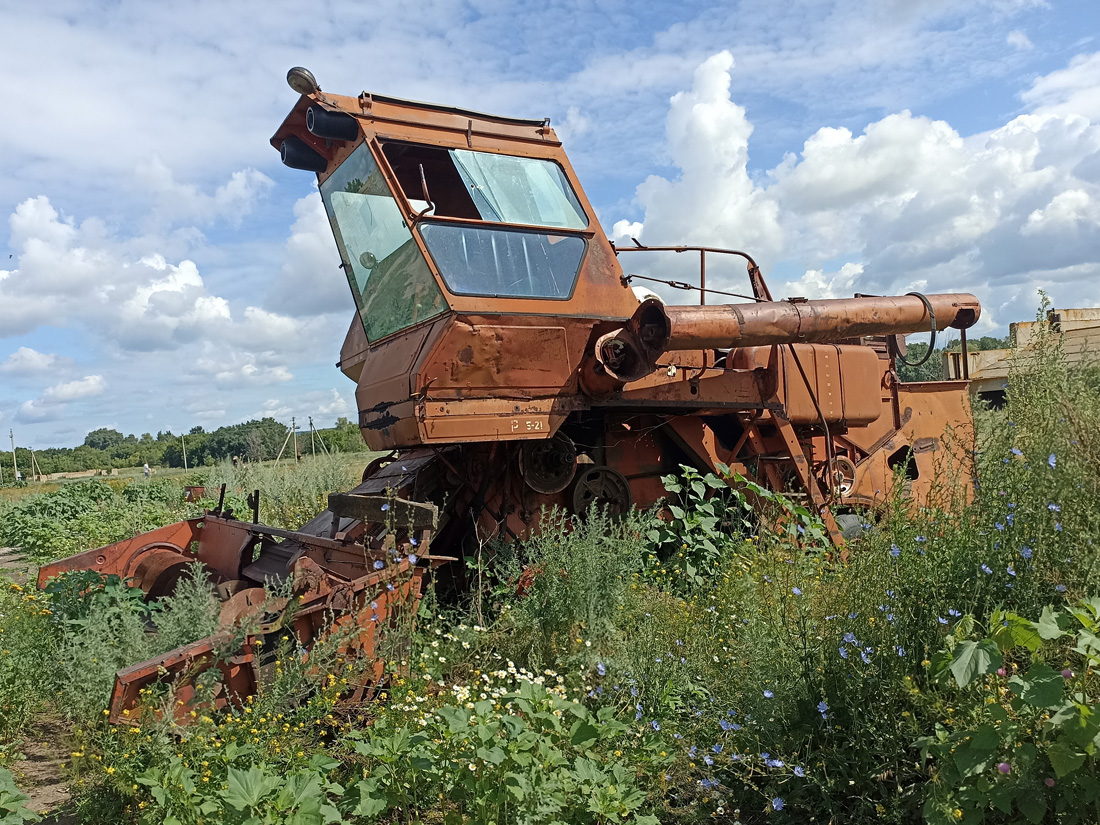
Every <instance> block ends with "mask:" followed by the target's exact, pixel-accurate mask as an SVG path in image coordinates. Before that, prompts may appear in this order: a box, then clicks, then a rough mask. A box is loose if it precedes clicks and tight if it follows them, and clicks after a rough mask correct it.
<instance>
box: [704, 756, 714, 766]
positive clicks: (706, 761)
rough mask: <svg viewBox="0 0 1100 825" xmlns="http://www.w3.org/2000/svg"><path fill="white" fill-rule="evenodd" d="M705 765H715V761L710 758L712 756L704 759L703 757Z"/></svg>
mask: <svg viewBox="0 0 1100 825" xmlns="http://www.w3.org/2000/svg"><path fill="white" fill-rule="evenodd" d="M703 764H704V765H707V766H710V765H713V764H714V760H713V759H711V758H710V756H704V757H703Z"/></svg>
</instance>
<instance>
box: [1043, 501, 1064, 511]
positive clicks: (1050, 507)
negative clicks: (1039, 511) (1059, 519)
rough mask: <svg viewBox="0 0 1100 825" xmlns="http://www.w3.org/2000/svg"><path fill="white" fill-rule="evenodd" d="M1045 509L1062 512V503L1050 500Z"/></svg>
mask: <svg viewBox="0 0 1100 825" xmlns="http://www.w3.org/2000/svg"><path fill="white" fill-rule="evenodd" d="M1047 509H1048V510H1050V512H1052V513H1060V512H1062V505H1060V504H1055V503H1054V502H1051V503H1050V504H1048V505H1047Z"/></svg>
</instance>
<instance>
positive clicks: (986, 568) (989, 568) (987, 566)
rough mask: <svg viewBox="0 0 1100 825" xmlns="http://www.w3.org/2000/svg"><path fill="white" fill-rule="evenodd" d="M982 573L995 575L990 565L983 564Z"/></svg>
mask: <svg viewBox="0 0 1100 825" xmlns="http://www.w3.org/2000/svg"><path fill="white" fill-rule="evenodd" d="M982 572H983V573H989V574H992V573H993V568H991V567H990V566H989V565H988V564H986V563H985V562H983V563H982Z"/></svg>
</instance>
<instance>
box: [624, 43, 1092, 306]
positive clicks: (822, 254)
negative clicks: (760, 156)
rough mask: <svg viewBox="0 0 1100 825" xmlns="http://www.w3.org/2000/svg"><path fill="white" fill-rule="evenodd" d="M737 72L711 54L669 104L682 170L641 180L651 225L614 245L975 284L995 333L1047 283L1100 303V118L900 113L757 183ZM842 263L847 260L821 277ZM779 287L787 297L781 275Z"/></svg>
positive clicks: (861, 281)
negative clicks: (638, 241) (955, 118)
mask: <svg viewBox="0 0 1100 825" xmlns="http://www.w3.org/2000/svg"><path fill="white" fill-rule="evenodd" d="M1079 62H1080V61H1074V64H1073V65H1075V66H1076V65H1078V64H1079ZM1098 65H1100V64H1098ZM731 69H732V61H731V59H730V57H729V55H728V54H726V53H720V54H718V55H715V56H714V57H712V58H710V59H708V60H707V61H705V62H704V63H703V64H702V65H701V66H700V67H699V69H698V70H697V71H696V74H695V81H694V84H693V88H692V90H691V91H690V92H685V93H681V94H679V95H677V96H676V97H674V98H673V99H672V103H671V106H670V109H669V115H668V145H669V152H670V154H671V156H672V160H673V162H674V163H675V164H676V166H677V167H678V168H679V169H680V170H681V174H680V176H679V177H678V178H677V179H676V180H669V179H665V178H653V177H651V178H649V179H647V180H646V181H645V182H644V183H643V184H641V185H640V186H639V187H638V190H637V200H638V202H639V204H640V205H641V206H642V207H643V208H644V210H645V217H644V220H643V221H642V222H641V224H642V225H641V226H640V227H639V226H638V225H637V224H636V223H635V224H633V225H632V224H630V223H629V222H627V221H620V222H618V223H616V225H615V233H616V234H617V235H618V236H619V237H620V238H621V237H622V236H623V235H626V234H635V235H637V233H638V232H639V231H640V233H641V237H642V238H643V240H644V241H645V242H647V243H651V244H657V243H690V244H712V245H717V246H726V247H734V248H740V249H745V250H746V251H748V252H750V253H751V254H753V255H754V256H758V258H757V259H758V260H759V261H761V262H762V263H763V264H764V268H765V274H766V275H767V274H768V272H769V271H777V272H781V273H782V272H790V271H791V270H792V269H793V270H795V271H801V272H804V273H805V274H804V275H801V276H799V277H798V278H796V279H794V280H790V281H788V283H787V284H786V285H785V286H786V289H787V290H788V292H789V293H790V292H793V293H795V294H800V295H802V294H806V295H809V296H815V295H817V296H831V295H838V294H844V293H848V294H850V293H851V292H854V291H861V292H870V293H877V294H884V293H900V292H907V291H910V290H912V289H922V290H928V291H957V290H967V291H973V292H976V293H977V294H978V295H979V297H981V298H983V299H984V300H985V304H986V314H985V316H984V317H983V326H984V327H987V328H988V327H989V326H990V325H993V324H1005V323H1007V322H1008V321H1009V320H1015V319H1017V318H1020V317H1028V316H1029V315H1030V313H1031V311H1032V307H1033V305H1034V302H1035V293H1036V290H1037V289H1038V288H1046V289H1048V290H1049V291H1052V292H1053V294H1054V297H1055V300H1056V301H1059V300H1061V302H1062V303H1066V304H1069V305H1076V306H1081V305H1088V304H1097V303H1100V278H1098V277H1097V275H1098V274H1100V207H1098V204H1100V127H1098V126H1094V125H1092V124H1090V123H1089V121H1088V120H1086V119H1085V118H1083V117H1081V116H1080V115H1077V114H1073V113H1069V112H1067V113H1062V114H1059V113H1057V112H1054V111H1052V110H1050V109H1049V108H1044V109H1043V111H1042V112H1041V113H1036V114H1025V115H1021V116H1019V117H1017V118H1015V119H1013V120H1011V121H1010V122H1008V123H1006V124H1005V125H1004V126H1002V127H1000V128H999V129H995V130H992V131H990V132H988V133H985V134H981V135H975V136H973V137H966V138H964V137H962V136H961V135H960V134H959V133H958V132H957V131H956V130H955V129H953V128H952V127H951V126H950V124H948V123H946V122H944V121H936V120H931V119H929V118H925V117H916V116H914V115H912V114H911V113H909V112H905V111H903V112H900V113H897V114H891V115H888V116H886V117H884V118H882V119H881V120H878V121H876V122H873V123H870V124H869V125H868V126H867V127H866V128H865V129H864V130H863V133H862V134H859V135H853V134H852V132H851V131H849V130H848V129H845V128H830V127H826V128H821V129H819V130H818V131H817V132H816V133H814V134H813V135H811V136H810V137H809V138H808V139H806V141H805V143H804V145H803V147H802V151H801V153H799V154H798V155H794V154H790V155H788V156H787V157H786V158H785V159H784V160H783V161H782V162H781V163H780V164H779V165H777V166H776V167H775V168H773V169H771V170H769V171H768V172H767V175H766V178H756V177H753V176H752V175H750V174H749V173H748V171H747V168H746V159H747V156H748V145H749V136H750V135H751V134H752V125H751V124H750V123H749V122H748V120H747V119H746V118H745V114H744V110H743V109H742V108H741V107H739V106H737V105H736V104H734V103H733V102H732V101H731V100H730V96H729V88H730V77H729V73H730V70H731ZM1054 74H1058V73H1057V72H1056V73H1054ZM1036 85H1037V87H1042V86H1043V84H1042V83H1037V84H1036ZM837 260H840V261H846V262H847V263H845V265H844V266H841V267H840V269H839V270H836V271H834V272H833V273H832V274H826V273H827V272H828V270H829V269H830V268H831V267H830V266H829V265H830V264H831V263H832V262H835V261H837ZM631 263H632V264H633V263H634V259H631ZM832 265H833V266H835V263H833V264H832ZM632 271H639V270H632ZM668 271H669V270H664V272H665V273H666V274H663V275H662V277H670V276H669V274H667V272H668ZM641 272H642V273H643V274H645V270H641ZM672 277H678V276H675V275H674V276H672ZM788 277H789V276H788ZM684 279H685V280H687V278H684ZM771 282H772V288H773V290H775V291H776V292H778V291H779V290H778V289H777V287H778V286H779V285H780V278H777V277H774V276H773V277H772V278H771ZM708 283H709V284H711V285H713V286H715V288H722V285H723V284H725V285H727V286H726V288H733V287H735V286H736V287H740V288H741V289H743V286H742V285H743V283H744V278H743V276H741V277H740V278H739V279H737V280H736V281H734V280H732V279H730V278H729V277H728V276H722V275H719V274H717V273H715V274H712V272H711V270H710V267H709V266H708ZM735 291H736V290H735ZM1006 295H1011V296H1012V298H1013V300H1010V301H1007V302H1006V300H1005V296H1006ZM1062 296H1064V297H1062ZM777 297H779V296H778V295H777ZM680 299H681V300H685V298H684V296H683V295H681V296H680ZM691 299H692V296H688V297H687V300H691Z"/></svg>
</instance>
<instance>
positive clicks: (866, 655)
mask: <svg viewBox="0 0 1100 825" xmlns="http://www.w3.org/2000/svg"><path fill="white" fill-rule="evenodd" d="M872 652H873V651H872V649H871V648H867V649H866V650H861V651H860V652H859V658H861V659H862V660H863V664H865V665H869V664H871V656H870V654H871V653H872Z"/></svg>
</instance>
